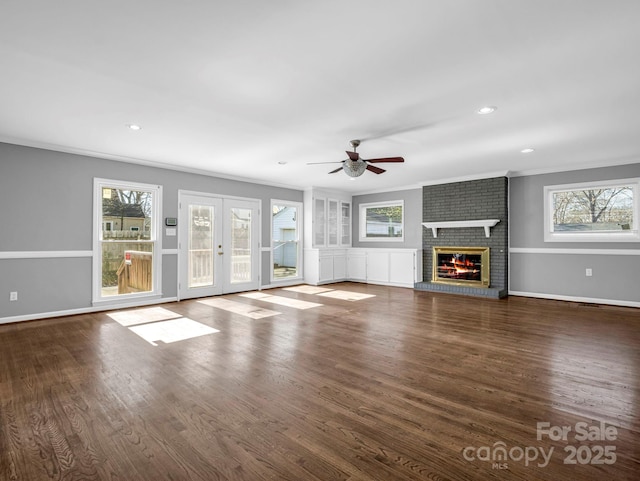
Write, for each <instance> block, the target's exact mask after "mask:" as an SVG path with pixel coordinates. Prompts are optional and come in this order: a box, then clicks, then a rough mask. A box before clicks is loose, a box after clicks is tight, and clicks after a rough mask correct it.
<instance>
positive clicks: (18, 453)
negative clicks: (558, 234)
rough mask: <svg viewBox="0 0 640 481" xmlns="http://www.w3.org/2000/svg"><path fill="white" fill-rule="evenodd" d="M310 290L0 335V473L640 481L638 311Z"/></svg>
mask: <svg viewBox="0 0 640 481" xmlns="http://www.w3.org/2000/svg"><path fill="white" fill-rule="evenodd" d="M324 287H325V288H327V289H332V291H327V292H328V294H330V295H332V296H334V297H329V296H326V295H321V294H322V293H318V294H311V293H304V292H296V291H293V290H286V289H272V290H267V291H262V292H261V293H258V294H257V295H252V296H251V297H247V296H243V295H227V296H220V297H217V298H209V299H203V300H190V301H184V302H180V303H172V304H164V305H161V306H156V307H151V308H140V309H129V310H126V311H119V312H105V313H98V314H91V315H79V316H73V317H67V318H58V319H46V320H42V321H34V322H28V323H21V324H14V325H3V326H0V479H1V480H3V481H4V480H24V481H38V480H50V479H54V480H58V479H60V480H154V481H156V480H202V481H211V480H247V481H258V480H291V481H300V480H327V481H328V480H331V481H334V480H351V481H364V480H385V481H386V480H391V481H393V480H431V481H447V480H449V481H462V480H483V481H484V480H492V479H495V480H498V479H499V480H545V481H546V480H548V481H557V480H580V481H596V480H598V481H601V480H616V481H618V480H637V479H640V478H639V477H638V476H639V475H638V473H639V472H640V309H632V308H614V307H606V306H599V307H598V306H595V307H592V306H585V305H579V304H571V303H564V302H556V301H544V300H534V299H526V298H518V297H510V298H508V299H505V300H499V301H498V300H485V299H476V298H468V297H459V296H451V295H445V294H434V293H428V292H415V291H413V290H411V289H402V288H389V287H383V286H374V285H365V284H356V283H342V284H333V285H330V286H324ZM311 291H313V289H311ZM345 291H346V294H345ZM336 292H337V294H336ZM341 293H342V294H341ZM349 293H351V294H349ZM353 293H362V294H370V295H373V296H374V297H370V298H367V299H360V300H344V299H340V298H337V297H341V296H342V297H345V296H346V297H349V295H351V296H354V297H355V294H353ZM265 296H267V297H265ZM298 301H304V302H303V303H300V304H299V305H296V303H297V302H298ZM311 303H313V304H311ZM212 304H213V305H212ZM211 328H212V329H211ZM199 334H202V335H199ZM141 336H146V337H147V339H148V340H145V339H144V338H143V337H141ZM190 336H193V337H190ZM160 338H163V339H165V341H167V342H161V341H158V339H160ZM179 338H185V339H183V340H176V341H175V342H169V341H171V340H173V339H179ZM152 342H153V343H154V344H156V345H154V344H152ZM537 423H547V424H545V425H543V426H545V428H544V429H543V428H540V429H539V430H537V426H538V424H537ZM580 423H583V424H580ZM602 423H604V426H601V425H602ZM562 426H569V427H570V429H571V430H570V431H569V432H567V433H566V434H567V435H566V440H564V439H558V438H557V437H556V439H555V440H553V439H550V437H549V434H551V435H552V436H554V435H555V434H558V433H561V432H562V431H561V427H562ZM601 427H604V428H605V429H603V430H602V431H603V432H600V431H601V430H600V428H601ZM583 431H588V432H589V433H590V436H591V438H590V439H587V440H583ZM614 431H615V433H614ZM565 432H566V429H565ZM538 438H540V439H538ZM596 438H597V439H596ZM500 448H503V449H502V450H501V449H500ZM551 450H552V451H551ZM550 451H551V454H549V453H550ZM501 454H502V457H500V455H501ZM534 457H535V459H534ZM572 460H573V461H575V463H576V464H565V462H567V461H569V462H570V461H572ZM545 461H546V462H545Z"/></svg>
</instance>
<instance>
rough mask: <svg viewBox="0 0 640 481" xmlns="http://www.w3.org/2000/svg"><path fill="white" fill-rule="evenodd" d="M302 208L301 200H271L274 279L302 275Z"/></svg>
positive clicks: (272, 272) (293, 277)
mask: <svg viewBox="0 0 640 481" xmlns="http://www.w3.org/2000/svg"><path fill="white" fill-rule="evenodd" d="M302 208H303V206H302V204H301V203H300V202H290V201H281V200H272V201H271V258H272V263H271V266H272V270H271V280H272V281H284V280H289V279H296V278H301V277H302V270H301V266H302V249H301V244H300V235H301V232H302Z"/></svg>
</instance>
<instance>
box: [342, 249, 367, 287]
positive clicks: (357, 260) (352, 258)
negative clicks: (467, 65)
mask: <svg viewBox="0 0 640 481" xmlns="http://www.w3.org/2000/svg"><path fill="white" fill-rule="evenodd" d="M347 274H348V275H349V279H351V280H354V281H365V282H366V280H367V256H366V255H365V254H364V253H363V254H349V255H348V258H347Z"/></svg>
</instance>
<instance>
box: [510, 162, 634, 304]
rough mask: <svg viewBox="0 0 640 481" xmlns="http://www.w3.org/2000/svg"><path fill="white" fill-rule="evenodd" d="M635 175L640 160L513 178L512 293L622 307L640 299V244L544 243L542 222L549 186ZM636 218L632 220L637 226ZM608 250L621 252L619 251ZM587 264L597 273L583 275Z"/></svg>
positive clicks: (511, 198)
mask: <svg viewBox="0 0 640 481" xmlns="http://www.w3.org/2000/svg"><path fill="white" fill-rule="evenodd" d="M635 177H640V163H638V164H629V165H621V166H615V167H606V168H597V169H584V170H576V171H570V172H559V173H554V174H542V175H530V176H523V177H512V178H511V179H510V194H509V201H510V205H509V210H510V226H511V229H510V248H511V250H510V266H511V279H510V291H511V292H515V293H526V294H539V295H541V296H544V297H555V298H577V299H582V300H594V301H612V302H611V303H614V304H623V305H625V304H628V305H637V303H640V256H638V255H637V251H638V249H640V243H638V242H545V241H544V221H543V215H544V195H543V189H544V186H546V185H558V184H571V183H577V182H591V181H600V180H614V179H625V178H635ZM638 221H640V219H634V222H636V225H637V223H638ZM514 250H515V251H514ZM605 250H607V251H610V250H619V251H620V255H617V254H616V253H614V255H611V254H610V252H603V251H605ZM545 251H546V252H545ZM585 251H587V252H585ZM634 253H635V255H625V254H634ZM586 268H591V269H593V277H587V276H586V275H585V270H586Z"/></svg>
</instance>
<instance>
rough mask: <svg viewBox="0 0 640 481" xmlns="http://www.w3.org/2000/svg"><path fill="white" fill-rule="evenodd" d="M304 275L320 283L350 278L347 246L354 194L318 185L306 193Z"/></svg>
mask: <svg viewBox="0 0 640 481" xmlns="http://www.w3.org/2000/svg"><path fill="white" fill-rule="evenodd" d="M304 205H305V219H311V222H310V223H308V222H307V221H306V220H305V228H304V230H305V246H311V248H307V249H305V250H304V279H305V282H307V283H309V284H321V283H328V282H336V281H343V280H345V279H347V248H349V247H351V196H349V195H347V194H344V193H340V192H331V191H325V190H318V189H309V190H307V191H305V193H304Z"/></svg>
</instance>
